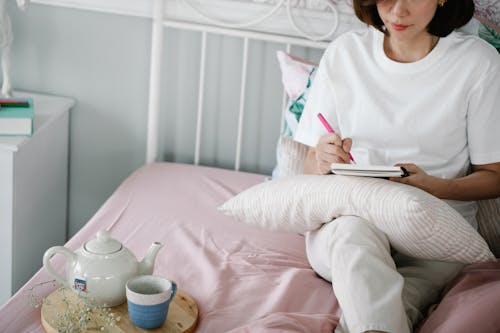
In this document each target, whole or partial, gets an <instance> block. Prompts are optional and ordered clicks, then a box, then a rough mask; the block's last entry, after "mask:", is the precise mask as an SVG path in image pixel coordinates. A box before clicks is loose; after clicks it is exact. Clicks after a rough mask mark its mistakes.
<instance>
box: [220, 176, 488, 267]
mask: <svg viewBox="0 0 500 333" xmlns="http://www.w3.org/2000/svg"><path fill="white" fill-rule="evenodd" d="M219 210H220V211H222V212H223V213H225V214H227V215H231V216H234V217H235V218H236V219H237V220H239V221H241V222H244V223H246V224H249V225H253V226H257V227H261V228H264V229H268V230H276V231H290V232H299V233H302V232H306V231H310V230H314V229H317V228H319V227H320V226H321V225H322V224H323V223H326V222H330V221H332V220H333V219H335V218H336V217H338V216H343V215H356V216H360V217H362V218H364V219H366V220H368V221H370V222H372V223H374V224H375V225H376V226H377V227H378V228H379V229H380V230H382V231H383V232H384V233H386V234H387V236H388V238H389V240H390V242H391V244H392V246H394V248H395V249H396V250H398V251H400V252H401V253H403V254H406V255H409V256H412V257H416V258H423V259H434V260H443V261H452V262H457V261H458V262H461V263H465V264H468V263H473V262H480V261H487V260H493V259H494V258H495V257H494V256H493V254H492V253H491V251H490V250H489V248H488V245H487V244H486V242H485V241H484V239H483V238H482V237H481V236H480V235H479V234H478V232H477V231H476V230H474V228H472V226H471V225H469V223H468V222H467V221H466V220H465V219H464V218H463V217H462V216H461V215H460V214H459V213H458V212H457V211H455V210H454V209H453V208H451V207H450V206H449V205H448V204H447V203H445V202H444V201H442V200H440V199H438V198H436V197H434V196H432V195H431V194H429V193H427V192H425V191H423V190H420V189H418V188H416V187H412V186H409V185H404V184H400V183H395V182H391V181H389V180H385V179H377V178H368V177H353V176H338V175H324V176H320V175H298V176H293V177H287V178H282V179H278V180H273V181H267V182H264V183H261V184H258V185H256V186H254V187H251V188H249V189H247V190H245V191H243V192H241V193H239V194H238V195H236V196H235V197H233V198H231V199H230V200H228V201H227V202H226V203H224V204H223V205H222V206H220V207H219ZM332 223H335V221H333V222H332Z"/></svg>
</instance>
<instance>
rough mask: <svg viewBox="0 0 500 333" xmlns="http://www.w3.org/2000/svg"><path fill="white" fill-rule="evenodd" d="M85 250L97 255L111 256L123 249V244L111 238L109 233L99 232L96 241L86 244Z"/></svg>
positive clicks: (92, 240) (105, 231)
mask: <svg viewBox="0 0 500 333" xmlns="http://www.w3.org/2000/svg"><path fill="white" fill-rule="evenodd" d="M84 248H85V250H87V251H89V252H91V253H95V254H111V253H115V252H118V251H120V250H121V249H122V244H121V243H120V242H119V241H117V240H116V239H113V238H111V236H110V234H109V231H107V230H99V231H98V232H97V235H96V237H95V238H94V239H91V240H89V241H88V242H87V243H85V246H84Z"/></svg>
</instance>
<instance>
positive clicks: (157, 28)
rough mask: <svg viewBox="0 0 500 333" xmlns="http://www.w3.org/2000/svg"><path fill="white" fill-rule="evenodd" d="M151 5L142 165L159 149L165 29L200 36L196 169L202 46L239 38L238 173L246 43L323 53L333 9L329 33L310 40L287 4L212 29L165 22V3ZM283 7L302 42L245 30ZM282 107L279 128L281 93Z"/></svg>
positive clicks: (202, 81) (197, 148)
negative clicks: (210, 40)
mask: <svg viewBox="0 0 500 333" xmlns="http://www.w3.org/2000/svg"><path fill="white" fill-rule="evenodd" d="M152 1H153V14H152V38H151V62H150V81H149V102H148V125H147V147H146V148H147V149H146V163H150V162H154V161H156V160H157V158H158V147H159V118H160V68H161V60H162V54H163V45H162V43H163V31H164V28H165V27H171V28H177V29H184V30H191V31H199V32H201V54H200V74H199V80H200V82H199V86H198V88H199V89H198V109H197V117H196V138H195V154H194V155H195V156H194V164H195V165H198V164H199V161H200V141H201V126H202V120H203V107H202V106H203V100H204V85H205V61H206V43H207V34H209V33H214V34H218V35H224V36H232V37H239V38H242V39H243V64H242V72H241V74H242V75H241V86H240V102H239V114H238V126H237V142H236V157H235V164H234V170H239V169H240V158H241V143H242V133H243V119H244V111H245V110H244V105H245V89H246V79H247V64H248V47H249V40H250V39H252V40H258V41H265V42H273V43H279V44H284V45H285V51H286V52H290V50H291V47H292V46H301V47H307V48H316V49H325V48H326V47H327V45H328V44H329V42H326V41H319V40H318V39H327V38H328V37H329V36H330V35H332V34H333V33H334V32H335V30H336V28H337V21H338V16H337V14H336V12H335V8H333V7H332V12H333V13H334V20H333V22H332V29H331V30H330V31H329V32H328V33H327V34H325V35H323V36H319V37H318V36H317V37H315V36H311V35H309V34H307V33H306V32H304V31H302V30H300V29H299V28H298V27H297V25H296V24H295V22H294V20H293V18H292V17H291V15H292V13H291V10H290V0H280V1H279V2H278V5H277V6H275V7H273V8H271V9H270V11H269V12H268V13H265V14H264V15H263V16H262V17H261V19H257V20H253V21H251V22H247V23H227V22H223V21H217V20H215V19H211V22H213V23H214V25H207V24H200V23H191V22H184V21H177V20H173V19H166V18H165V15H164V1H165V0H152ZM184 2H185V3H187V4H188V5H189V6H190V7H191V8H193V9H194V10H196V9H195V8H194V7H193V5H192V4H190V3H188V2H187V0H184ZM285 5H286V6H287V10H288V11H287V14H288V17H289V21H290V23H291V24H292V26H293V27H294V28H295V29H296V30H298V31H299V32H301V35H302V36H304V38H300V37H291V36H285V35H280V34H275V33H264V32H258V31H252V30H250V29H249V27H251V26H252V25H254V24H257V23H259V22H261V21H262V20H263V19H268V18H269V17H271V16H272V15H273V13H274V12H276V8H278V7H279V6H285ZM282 103H283V107H282V110H283V112H282V116H281V120H282V121H281V123H282V124H283V119H284V110H285V106H286V103H287V98H286V94H285V92H283V102H282Z"/></svg>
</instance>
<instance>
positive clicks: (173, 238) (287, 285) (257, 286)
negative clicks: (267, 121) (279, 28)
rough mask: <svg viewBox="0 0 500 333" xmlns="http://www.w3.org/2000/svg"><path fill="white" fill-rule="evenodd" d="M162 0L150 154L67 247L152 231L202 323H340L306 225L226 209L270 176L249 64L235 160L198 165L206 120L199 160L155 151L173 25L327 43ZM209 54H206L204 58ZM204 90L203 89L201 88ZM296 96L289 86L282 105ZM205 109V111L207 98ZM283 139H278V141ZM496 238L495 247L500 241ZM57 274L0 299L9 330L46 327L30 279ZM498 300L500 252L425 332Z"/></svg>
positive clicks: (268, 327) (473, 323)
mask: <svg viewBox="0 0 500 333" xmlns="http://www.w3.org/2000/svg"><path fill="white" fill-rule="evenodd" d="M154 5H155V9H156V10H155V11H154V13H155V15H154V17H153V38H152V60H151V81H150V82H151V83H150V101H149V110H148V112H149V117H148V146H147V152H146V163H145V165H144V166H142V167H141V168H139V169H138V170H136V171H135V172H134V173H133V174H131V175H130V176H129V177H128V178H127V179H126V180H125V181H124V182H123V183H122V184H121V185H120V186H119V187H118V189H117V190H116V191H115V192H114V193H113V194H112V196H111V197H110V198H109V199H108V200H107V201H106V202H105V203H104V204H103V205H102V207H101V208H100V209H99V210H98V211H97V212H96V214H95V215H94V216H93V217H92V218H91V219H90V220H89V221H88V223H87V224H86V225H85V226H84V227H83V228H82V229H81V230H80V231H79V232H78V233H77V234H75V235H74V236H73V237H72V238H71V239H70V240H69V241H68V242H67V244H65V246H67V247H68V248H71V249H73V250H75V249H77V248H78V247H80V246H81V245H82V244H83V243H84V242H85V241H87V240H89V239H91V238H92V237H94V236H95V235H96V233H97V232H98V231H99V230H101V229H106V230H109V231H110V233H111V235H112V237H114V238H116V239H118V240H119V241H120V242H122V243H123V244H124V246H126V247H127V248H129V249H130V250H131V251H132V252H133V253H134V254H135V255H136V256H137V257H138V258H139V259H141V258H142V257H143V256H144V255H145V253H146V251H147V249H148V247H149V245H150V244H151V243H152V242H154V241H160V242H163V243H164V244H165V246H164V248H163V249H162V250H161V251H160V252H159V254H158V257H157V259H156V264H155V270H154V274H157V275H162V276H166V277H169V278H171V279H173V280H175V281H176V282H177V283H178V285H179V287H180V288H181V289H182V290H184V291H186V292H187V293H189V294H190V295H191V296H192V297H193V298H194V300H195V301H196V302H197V304H198V307H199V321H198V325H197V329H196V332H207V333H213V332H333V331H334V329H335V327H336V325H337V323H338V321H339V318H340V315H341V310H340V308H339V306H338V303H337V301H336V299H335V295H334V293H333V291H332V288H331V285H330V283H329V282H327V281H325V280H323V279H321V278H320V277H319V276H318V275H316V274H315V273H314V271H313V270H312V269H311V268H310V266H309V264H308V262H307V259H306V254H305V244H304V237H303V236H302V235H301V234H298V233H291V232H271V231H266V230H261V229H257V228H253V227H251V226H247V225H245V224H242V223H238V222H236V221H235V220H234V219H232V218H231V217H228V216H225V215H223V214H222V213H221V212H219V211H218V210H217V207H219V206H220V205H221V204H222V203H224V202H225V201H226V200H228V199H230V198H232V197H233V196H235V195H236V194H238V193H240V192H242V191H243V190H245V189H247V188H249V187H251V186H253V185H256V184H259V183H262V182H268V181H272V180H270V176H269V175H264V174H259V173H252V172H242V171H240V170H239V169H240V154H241V151H240V150H241V130H242V125H241V122H242V121H243V118H244V117H243V112H244V86H245V77H246V71H245V66H243V70H242V77H243V79H242V86H243V88H242V89H241V90H242V96H241V99H242V100H243V101H242V102H241V104H240V110H239V112H240V113H239V117H238V124H236V125H235V126H237V128H238V139H237V145H236V146H237V151H236V154H235V156H236V158H235V162H234V168H233V170H229V169H223V168H219V167H214V166H202V165H200V141H201V138H200V130H201V127H200V126H201V125H198V128H197V131H196V133H197V134H196V139H195V142H196V148H195V156H194V159H193V160H194V163H193V164H183V163H171V162H158V161H157V160H158V157H157V156H158V150H159V148H158V135H159V134H158V131H159V124H158V120H159V112H160V110H159V100H160V89H159V84H160V81H159V76H158V73H159V72H160V71H159V64H160V59H161V49H162V47H161V41H162V39H163V36H162V30H163V27H164V26H170V27H177V28H182V29H192V30H198V31H202V34H205V33H207V32H210V33H226V34H229V35H237V36H240V34H241V37H242V38H243V39H244V43H243V45H244V52H243V54H244V58H245V57H246V56H245V54H246V52H247V51H248V50H247V47H248V39H259V40H266V41H279V42H280V43H282V44H284V46H285V47H284V49H285V51H286V52H290V48H291V45H296V44H297V45H302V46H310V47H319V48H323V47H324V46H325V45H326V44H327V43H325V42H316V41H311V40H310V39H308V38H306V39H302V38H300V37H297V36H292V37H290V36H288V37H287V36H282V35H279V36H278V37H276V35H274V34H269V33H265V32H262V31H250V32H249V31H245V32H243V33H240V31H241V30H240V29H236V28H234V27H230V28H220V27H217V26H213V25H207V24H206V22H205V23H204V24H201V25H200V24H194V23H186V22H184V21H176V20H173V19H168V20H166V19H165V18H164V17H163V13H164V8H163V0H157V1H155V2H154ZM203 38H205V37H203ZM202 40H203V39H202ZM203 43H204V42H203ZM202 53H203V52H202ZM203 61H204V60H203V56H201V63H202V65H201V66H200V67H201V68H202V69H203V68H204V65H203ZM243 63H244V64H245V60H244V61H243ZM305 68H307V70H306V71H308V70H309V69H308V68H309V67H307V66H306V67H305ZM202 72H203V71H202ZM201 76H202V75H201ZM200 82H203V80H200ZM285 88H286V87H285ZM285 90H286V89H285ZM288 93H289V92H288ZM288 95H289V94H288ZM198 97H199V99H201V100H203V96H202V94H199V96H198ZM289 97H290V96H289ZM280 98H281V96H280ZM287 103H288V102H287V98H286V94H285V95H284V98H283V104H284V105H287ZM202 104H203V103H202V102H200V103H199V105H202ZM197 112H198V113H197V119H198V121H199V122H201V120H202V118H203V117H202V115H203V113H202V108H201V107H200V108H199V109H198V110H197ZM283 117H285V115H283ZM285 130H286V129H285ZM282 133H283V129H282ZM271 146H272V147H271ZM274 147H275V143H274V142H273V143H272V144H270V149H273V150H274ZM482 207H483V210H482V211H480V214H482V219H483V220H487V221H489V222H487V223H490V224H489V225H490V226H491V225H493V226H494V225H498V224H500V221H499V217H500V213H499V210H498V209H499V208H498V207H500V204H499V199H497V200H490V201H488V202H485V203H484V205H483V206H482ZM487 223H486V224H482V225H483V226H488V224H487ZM480 226H481V225H480ZM491 229H495V228H491ZM483 231H484V235H485V238H487V240H488V241H489V244H490V247H491V248H492V249H494V248H495V247H496V246H498V238H495V237H497V236H490V235H491V234H492V231H491V232H490V230H489V229H488V230H483ZM488 237H491V238H488ZM54 245H56V244H54ZM495 249H496V255H497V256H498V248H495ZM42 255H43V254H40V258H41V257H42ZM52 264H53V266H54V267H56V269H57V270H58V271H59V273H61V274H63V272H64V261H63V258H61V257H60V256H56V257H54V258H53V259H52ZM50 280H52V278H51V277H50V276H49V275H48V273H47V272H46V270H44V269H43V268H42V269H41V270H40V271H38V272H37V273H36V274H35V275H34V276H33V277H32V278H31V279H30V280H29V281H28V282H27V283H26V284H25V286H23V287H22V288H21V289H20V290H19V291H18V292H17V293H16V294H15V295H14V296H13V297H12V298H11V299H10V300H9V301H8V302H7V303H6V304H4V305H3V306H2V307H1V308H0V332H5V333H10V332H12V333H19V332H44V330H43V328H42V326H41V323H40V309H39V308H35V307H33V306H31V305H30V304H29V295H30V294H31V292H32V290H31V289H32V288H33V286H38V287H37V289H36V293H37V294H38V295H39V296H42V297H43V296H46V295H48V294H49V293H50V292H51V291H53V290H54V289H55V288H56V287H57V286H55V285H53V284H50V283H49V284H43V285H40V284H41V283H43V282H45V281H50ZM499 307H500V260H497V261H490V262H485V263H477V264H471V265H468V266H467V267H465V269H464V270H463V271H462V272H461V273H460V274H459V276H457V277H456V279H455V280H454V281H452V282H451V283H450V284H449V285H448V286H447V287H446V289H445V291H444V292H443V295H442V299H441V301H440V302H439V303H438V304H435V305H433V306H431V308H430V309H429V315H428V316H427V317H426V318H425V319H424V320H423V321H422V322H421V323H420V324H419V325H418V327H417V328H416V331H418V332H420V333H427V332H443V333H444V332H450V333H451V332H453V333H457V332H482V333H488V332H492V333H493V332H498V331H500V316H498V311H497V309H498V308H499Z"/></svg>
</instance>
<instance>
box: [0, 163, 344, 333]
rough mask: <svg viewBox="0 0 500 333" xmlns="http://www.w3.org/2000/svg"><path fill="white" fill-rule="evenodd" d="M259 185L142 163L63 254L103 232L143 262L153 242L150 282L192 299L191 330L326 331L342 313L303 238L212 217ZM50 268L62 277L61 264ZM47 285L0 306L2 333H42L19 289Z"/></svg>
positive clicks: (42, 277)
mask: <svg viewBox="0 0 500 333" xmlns="http://www.w3.org/2000/svg"><path fill="white" fill-rule="evenodd" d="M262 181H264V176H262V175H256V174H250V173H243V172H234V171H229V170H222V169H215V168H208V167H195V166H190V165H182V164H172V163H155V164H149V165H146V166H144V167H142V168H140V169H139V170H137V171H136V172H135V173H133V174H132V175H131V176H130V177H129V178H128V179H126V180H125V182H124V183H123V184H122V185H121V186H120V187H119V188H118V189H117V190H116V191H115V193H114V194H113V195H112V196H111V197H110V198H109V199H108V200H107V202H106V203H105V204H104V205H103V206H102V207H101V208H100V209H99V210H98V212H97V213H96V214H95V216H94V217H93V218H92V219H91V220H90V221H89V222H88V223H87V224H86V225H85V226H84V228H82V229H81V230H80V231H79V232H78V233H77V234H76V235H75V236H74V237H73V238H71V240H69V241H68V243H67V244H66V246H67V247H69V248H71V249H77V248H78V247H80V246H81V245H82V244H83V243H84V242H85V241H87V240H89V239H90V238H92V237H94V235H95V234H96V232H97V231H98V230H100V229H107V230H109V231H110V232H111V235H112V237H114V238H116V239H118V240H120V241H121V242H122V243H124V245H125V246H126V247H128V248H129V249H130V250H131V251H132V252H133V253H135V254H136V256H137V257H138V259H142V257H143V255H144V254H145V253H146V250H147V249H148V247H149V246H150V244H151V243H152V242H154V241H161V242H163V243H164V244H165V246H164V248H163V249H162V250H160V252H159V254H158V257H157V260H156V265H155V271H154V274H157V275H162V276H166V277H169V278H171V279H173V280H175V281H176V282H177V283H178V285H179V288H180V289H182V290H184V291H186V292H187V293H189V294H190V295H191V296H193V298H194V299H195V300H196V302H197V304H198V306H199V309H200V318H199V324H198V329H197V331H196V332H200V333H201V332H210V333H213V332H271V331H272V332H281V331H286V332H332V331H333V330H334V328H335V326H336V324H337V323H338V318H339V314H340V310H339V307H338V304H337V302H336V300H335V297H334V295H333V292H332V288H331V286H330V284H329V283H328V282H326V281H324V280H322V279H321V278H319V277H318V276H317V275H316V274H315V273H314V272H313V271H312V269H311V268H310V266H309V264H308V262H307V259H306V255H305V248H304V240H303V236H301V235H297V234H291V233H275V232H266V231H262V230H258V229H255V228H252V227H248V226H246V225H243V224H240V223H238V222H235V221H234V220H232V219H231V218H229V217H226V216H223V215H222V214H221V213H219V212H218V211H217V210H216V207H217V206H218V205H220V204H221V203H223V202H224V201H225V200H227V199H229V198H230V197H232V196H233V195H234V194H236V193H238V192H240V191H242V190H243V189H245V188H248V187H250V186H251V185H253V184H256V183H258V182H262ZM54 245H57V244H54ZM42 255H43V253H40V260H41V259H42ZM52 263H53V265H54V266H55V267H56V268H57V269H58V271H59V272H60V273H63V271H64V261H63V258H62V256H56V257H55V258H53V259H52ZM49 280H51V277H50V276H49V275H48V274H47V272H46V271H45V270H44V269H43V268H42V269H41V270H40V271H39V272H38V273H36V274H35V275H34V276H33V278H32V279H31V280H30V281H28V282H27V283H26V285H25V286H24V287H23V288H21V290H19V291H18V292H17V293H16V294H15V295H14V296H13V297H12V298H11V299H10V300H9V301H8V302H7V303H6V304H5V305H4V306H3V307H2V308H0V332H2V333H10V332H12V333H20V332H43V329H42V327H41V324H40V309H39V308H33V307H32V306H30V305H29V303H28V297H27V292H26V290H27V289H28V288H30V287H31V286H33V285H35V284H37V283H39V282H43V281H49ZM39 289H40V288H39ZM42 289H43V290H41V289H40V290H39V291H38V293H41V294H43V295H47V294H48V293H50V292H51V291H52V290H53V289H54V287H53V286H50V285H47V286H45V287H44V288H42Z"/></svg>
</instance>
